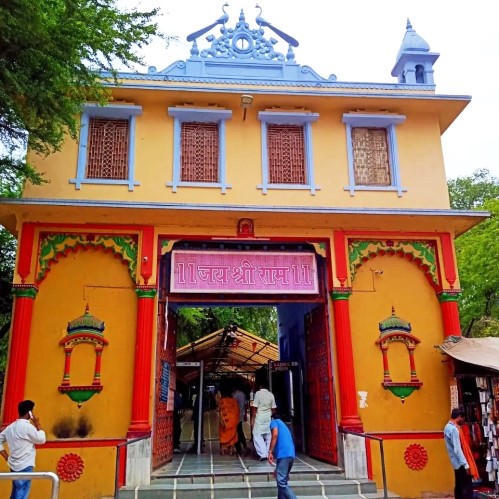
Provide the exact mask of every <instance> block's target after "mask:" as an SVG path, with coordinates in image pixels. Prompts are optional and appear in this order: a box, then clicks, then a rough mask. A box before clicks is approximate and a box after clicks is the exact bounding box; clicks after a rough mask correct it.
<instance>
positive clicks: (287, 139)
mask: <svg viewBox="0 0 499 499" xmlns="http://www.w3.org/2000/svg"><path fill="white" fill-rule="evenodd" d="M267 147H268V162H269V183H270V184H306V183H307V179H306V174H305V139H304V133H303V126H300V125H267Z"/></svg>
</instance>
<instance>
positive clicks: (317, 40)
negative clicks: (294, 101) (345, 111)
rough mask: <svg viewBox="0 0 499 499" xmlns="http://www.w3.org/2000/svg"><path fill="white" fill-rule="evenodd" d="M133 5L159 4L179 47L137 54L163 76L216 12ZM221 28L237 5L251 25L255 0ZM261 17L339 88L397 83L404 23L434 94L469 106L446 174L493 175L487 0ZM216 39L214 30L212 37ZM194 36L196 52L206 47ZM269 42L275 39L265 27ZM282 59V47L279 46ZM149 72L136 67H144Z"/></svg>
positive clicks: (203, 6) (446, 140)
mask: <svg viewBox="0 0 499 499" xmlns="http://www.w3.org/2000/svg"><path fill="white" fill-rule="evenodd" d="M120 3H124V4H125V5H130V6H137V8H139V9H141V10H142V9H144V10H145V9H150V8H153V7H157V6H158V3H160V4H161V5H163V6H162V7H161V16H160V17H159V25H160V27H161V29H162V31H163V32H164V33H166V34H168V35H173V36H178V37H179V41H178V42H173V43H171V44H170V46H169V47H168V48H165V45H164V43H163V42H155V43H153V44H151V45H150V46H148V47H147V48H145V49H144V50H143V51H142V54H143V56H144V61H145V63H146V66H156V68H157V69H158V70H162V69H164V68H166V67H167V66H169V65H170V64H171V63H173V62H174V61H176V60H182V59H187V58H188V57H189V55H190V53H189V50H190V46H191V44H190V43H188V42H187V41H186V40H185V38H186V36H187V35H188V34H189V33H192V32H193V31H197V30H199V29H201V28H203V27H204V26H207V25H208V24H211V23H212V22H213V21H215V20H216V19H217V18H218V17H219V16H220V15H222V5H223V3H224V2H223V1H220V0H177V1H170V2H164V1H163V2H158V1H157V0H142V1H140V2H139V3H138V4H137V2H136V1H133V0H122V1H121V2H120ZM228 3H229V7H228V8H226V10H227V12H228V14H229V16H230V18H229V22H228V24H227V25H228V27H234V26H235V23H236V22H237V19H238V16H239V12H240V10H241V8H243V9H244V11H245V14H246V21H247V22H249V23H250V28H256V23H255V21H254V19H255V17H256V15H257V13H258V10H257V9H255V3H256V2H255V0H228ZM258 3H259V5H260V6H261V7H262V9H263V13H262V17H263V18H264V19H266V20H267V21H268V22H270V23H272V24H273V25H274V26H276V27H277V28H279V29H280V30H282V31H284V32H285V33H288V34H289V35H291V36H292V37H294V38H296V39H297V40H298V41H299V42H300V46H299V47H297V48H296V49H295V55H296V62H297V63H299V64H302V65H307V66H310V67H312V68H313V69H314V70H315V71H317V72H318V73H319V74H320V75H321V76H323V77H327V76H329V75H330V74H335V75H336V76H337V78H338V81H340V82H342V81H344V82H382V83H396V79H395V78H394V77H392V76H391V70H392V68H393V65H394V63H395V57H396V55H397V53H398V50H399V48H400V45H401V43H402V39H403V37H404V34H405V29H406V23H407V18H409V19H410V20H411V23H412V26H413V28H414V29H415V30H416V32H417V33H418V34H419V35H420V36H422V37H423V38H424V39H425V40H426V41H427V42H428V43H429V45H430V50H431V51H432V52H438V53H440V58H439V59H438V60H437V62H436V63H435V65H434V78H435V83H436V93H437V94H444V95H470V96H472V101H471V103H470V104H468V106H467V108H466V109H465V110H464V111H463V112H462V113H461V115H460V116H459V117H458V118H457V120H456V121H455V122H454V123H453V124H452V126H451V127H450V128H449V129H448V130H447V131H446V132H445V134H444V135H443V136H442V144H443V152H444V160H445V167H446V172H447V176H448V177H449V178H455V177H458V176H466V175H470V174H471V173H473V171H475V170H476V169H478V168H488V169H489V170H490V172H491V173H492V174H493V175H495V176H498V177H499V159H498V157H499V154H498V144H499V126H498V125H497V124H496V120H495V117H496V116H498V115H499V99H498V93H499V92H498V91H499V85H498V79H499V69H498V68H499V29H498V27H497V25H498V19H497V16H495V15H493V12H492V9H493V6H494V4H495V2H493V1H491V0H488V1H486V0H475V1H473V2H470V1H464V0H454V1H451V0H417V1H416V0H377V1H374V0H344V1H343V2H337V1H332V0H329V1H328V0H306V1H305V2H297V1H295V0H287V1H286V0H259V1H258ZM210 33H211V34H214V35H215V36H220V31H219V27H216V28H214V29H213V30H212V31H211V32H210ZM205 36H206V35H204V36H203V37H201V38H200V39H199V40H198V44H199V47H200V49H202V48H207V47H208V46H209V43H208V42H207V41H206V40H205ZM265 36H266V37H270V36H273V37H275V38H277V36H275V35H274V34H273V33H272V32H270V31H269V30H268V29H267V30H266V32H265ZM277 47H279V51H280V52H283V53H284V54H285V53H286V50H287V45H286V44H285V43H282V44H281V43H279V44H278V45H277ZM145 70H146V68H142V71H145Z"/></svg>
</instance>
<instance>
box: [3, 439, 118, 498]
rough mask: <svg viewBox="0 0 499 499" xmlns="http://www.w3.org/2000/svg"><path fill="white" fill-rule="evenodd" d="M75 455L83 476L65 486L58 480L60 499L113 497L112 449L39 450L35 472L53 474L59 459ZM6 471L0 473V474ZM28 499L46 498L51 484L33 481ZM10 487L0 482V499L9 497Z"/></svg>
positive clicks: (114, 452)
mask: <svg viewBox="0 0 499 499" xmlns="http://www.w3.org/2000/svg"><path fill="white" fill-rule="evenodd" d="M68 453H75V454H78V455H79V456H80V457H81V458H82V459H83V462H84V468H83V474H82V475H81V476H80V478H79V479H78V480H75V481H73V482H65V481H63V480H60V492H59V497H60V499H101V498H102V497H105V496H108V497H110V496H112V495H113V494H114V470H115V463H116V447H113V446H110V447H98V448H91V447H78V444H75V445H74V446H73V447H67V448H64V449H59V448H55V449H54V448H50V449H49V448H41V449H38V451H37V457H36V471H53V472H55V470H56V469H57V463H58V462H59V459H60V458H61V457H62V456H64V455H66V454H68ZM3 471H7V470H4V469H3V465H2V472H3ZM31 487H32V488H31V493H30V499H46V498H47V497H50V490H51V482H50V481H49V480H43V481H33V483H32V486H31ZM10 488H11V483H10V482H8V481H3V480H2V481H1V482H0V497H9V494H10Z"/></svg>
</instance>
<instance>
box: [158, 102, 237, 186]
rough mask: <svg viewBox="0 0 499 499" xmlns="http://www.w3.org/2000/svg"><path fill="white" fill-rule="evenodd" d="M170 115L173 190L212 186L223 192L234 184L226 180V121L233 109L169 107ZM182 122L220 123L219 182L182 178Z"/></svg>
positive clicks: (168, 183) (169, 184)
mask: <svg viewBox="0 0 499 499" xmlns="http://www.w3.org/2000/svg"><path fill="white" fill-rule="evenodd" d="M168 115H169V116H172V117H173V118H174V122H173V181H172V182H167V184H166V185H167V186H168V187H172V191H173V192H177V189H178V187H212V188H218V189H221V192H222V194H225V193H226V192H227V189H230V188H231V187H232V186H231V185H230V184H228V183H227V180H226V166H225V121H226V120H228V119H230V118H231V116H232V111H230V110H227V109H209V108H183V107H169V108H168ZM182 123H217V124H218V182H185V181H183V180H182Z"/></svg>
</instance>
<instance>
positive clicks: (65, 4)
mask: <svg viewBox="0 0 499 499" xmlns="http://www.w3.org/2000/svg"><path fill="white" fill-rule="evenodd" d="M157 13H158V10H157V9H153V10H151V11H148V12H140V11H138V10H136V9H133V10H131V11H128V12H126V11H122V10H120V9H119V8H118V6H117V5H116V2H115V0H99V1H95V0H37V1H35V2H33V1H32V0H4V1H3V2H2V3H1V5H0V142H1V143H2V144H3V146H4V148H5V150H6V151H10V150H12V149H13V148H21V149H24V150H26V147H27V146H28V137H29V148H30V149H31V150H33V151H35V152H37V153H40V154H43V155H47V154H50V153H53V152H55V151H57V150H59V149H60V147H61V145H62V142H63V140H64V138H65V134H66V133H69V135H70V136H71V137H72V138H73V139H76V137H77V135H78V128H79V122H78V115H79V113H80V111H81V107H82V105H83V104H84V103H85V102H87V101H95V102H99V103H105V102H106V101H107V100H108V99H109V92H108V90H106V89H105V88H104V87H103V85H102V83H103V81H104V80H103V77H102V76H101V75H100V72H101V71H104V72H107V73H108V74H109V75H110V76H109V77H108V78H110V79H111V80H113V79H114V77H115V76H116V74H117V70H118V69H120V68H122V67H127V68H132V66H133V64H136V63H140V62H141V57H140V56H139V55H138V52H137V50H138V49H140V48H142V47H144V46H145V45H147V44H148V43H150V41H152V39H153V37H157V36H160V37H162V35H161V34H160V33H159V31H158V27H157V24H156V23H155V22H154V18H155V16H156V15H157ZM163 38H164V37H163ZM115 83H117V82H115ZM1 151H2V149H1V148H0V173H2V172H3V173H5V174H6V175H15V174H17V173H20V174H21V175H22V176H23V177H25V178H27V179H28V180H30V181H31V182H33V183H40V181H41V180H42V179H41V177H40V175H38V174H36V172H35V171H34V170H33V168H32V167H30V166H29V164H28V163H27V162H26V160H25V159H24V158H22V159H17V160H13V159H12V157H11V156H10V154H5V153H3V152H1Z"/></svg>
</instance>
